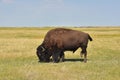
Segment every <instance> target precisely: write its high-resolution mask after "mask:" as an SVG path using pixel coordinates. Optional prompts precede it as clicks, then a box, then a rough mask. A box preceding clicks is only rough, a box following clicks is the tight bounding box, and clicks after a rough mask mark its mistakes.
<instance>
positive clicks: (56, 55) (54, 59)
mask: <svg viewBox="0 0 120 80" xmlns="http://www.w3.org/2000/svg"><path fill="white" fill-rule="evenodd" d="M59 55H60V54H59V53H58V52H54V53H53V55H52V59H53V62H54V63H58V62H59Z"/></svg>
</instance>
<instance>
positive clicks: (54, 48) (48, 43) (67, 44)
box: [36, 28, 92, 63]
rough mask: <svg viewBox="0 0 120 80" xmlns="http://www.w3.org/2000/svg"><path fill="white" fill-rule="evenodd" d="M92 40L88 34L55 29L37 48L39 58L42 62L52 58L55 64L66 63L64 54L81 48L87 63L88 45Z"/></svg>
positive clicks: (49, 32) (48, 33)
mask: <svg viewBox="0 0 120 80" xmlns="http://www.w3.org/2000/svg"><path fill="white" fill-rule="evenodd" d="M88 40H90V41H92V38H91V37H90V35H89V34H88V33H85V32H81V31H77V30H72V29H65V28H55V29H52V30H50V31H48V32H47V34H46V36H45V38H44V41H43V42H42V44H41V45H40V46H38V47H37V52H36V54H37V56H38V58H39V61H40V62H49V61H50V57H51V56H52V59H53V62H55V63H56V62H59V60H60V59H61V60H62V61H64V52H65V51H73V53H74V52H75V51H76V50H77V49H78V48H81V49H82V51H81V55H83V54H84V62H87V50H86V49H87V44H88Z"/></svg>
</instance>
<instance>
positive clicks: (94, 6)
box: [0, 0, 120, 27]
mask: <svg viewBox="0 0 120 80" xmlns="http://www.w3.org/2000/svg"><path fill="white" fill-rule="evenodd" d="M0 26H1V27H6V26H7V27H8V26H11V27H12V26H13V27H14V26H15V27H21V26H32V27H34V26H35V27H37V26H38V27H40V26H120V0H0Z"/></svg>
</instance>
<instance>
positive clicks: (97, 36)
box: [0, 27, 120, 80]
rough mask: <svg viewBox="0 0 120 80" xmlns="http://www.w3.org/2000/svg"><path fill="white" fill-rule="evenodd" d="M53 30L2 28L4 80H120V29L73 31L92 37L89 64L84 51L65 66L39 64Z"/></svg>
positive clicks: (70, 55) (0, 63) (0, 67)
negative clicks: (45, 40) (39, 49)
mask: <svg viewBox="0 0 120 80" xmlns="http://www.w3.org/2000/svg"><path fill="white" fill-rule="evenodd" d="M50 29H52V28H0V80H120V27H116V28H72V29H74V30H81V31H84V32H87V33H89V34H90V35H91V36H92V38H93V41H92V42H89V45H88V62H87V63H83V62H81V61H79V59H80V55H79V54H80V49H78V50H77V51H76V52H75V53H74V54H73V53H72V52H66V53H65V58H66V59H67V60H66V61H65V62H60V63H52V62H51V63H38V59H37V56H36V53H35V52H36V47H37V46H38V45H39V44H40V43H41V42H42V41H43V38H44V36H45V34H46V32H47V31H48V30H50Z"/></svg>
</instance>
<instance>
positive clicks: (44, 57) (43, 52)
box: [36, 45, 50, 62]
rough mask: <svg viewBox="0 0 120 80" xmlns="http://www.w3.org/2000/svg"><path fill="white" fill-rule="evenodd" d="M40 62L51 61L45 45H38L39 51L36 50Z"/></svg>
mask: <svg viewBox="0 0 120 80" xmlns="http://www.w3.org/2000/svg"><path fill="white" fill-rule="evenodd" d="M36 54H37V56H38V58H39V62H49V61H50V56H49V55H48V52H47V49H45V48H44V47H43V46H41V45H40V46H38V48H37V52H36Z"/></svg>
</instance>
